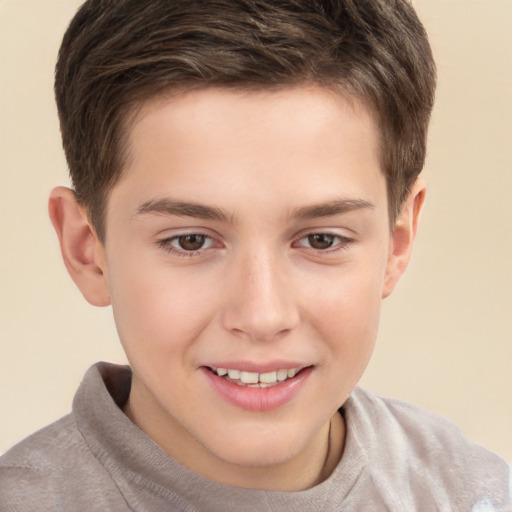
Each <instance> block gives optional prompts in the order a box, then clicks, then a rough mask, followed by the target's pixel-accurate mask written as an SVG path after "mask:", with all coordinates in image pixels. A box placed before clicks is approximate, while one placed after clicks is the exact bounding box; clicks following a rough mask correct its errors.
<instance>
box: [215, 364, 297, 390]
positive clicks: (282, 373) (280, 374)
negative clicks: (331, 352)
mask: <svg viewBox="0 0 512 512" xmlns="http://www.w3.org/2000/svg"><path fill="white" fill-rule="evenodd" d="M301 370H303V368H289V369H285V368H283V369H280V370H274V371H270V372H265V373H257V372H247V371H241V370H235V369H230V368H211V371H212V372H214V373H215V374H217V375H218V376H219V377H223V378H224V379H225V380H228V381H230V382H233V383H234V384H238V385H239V386H248V387H257V388H268V387H272V386H277V385H278V384H280V383H281V382H285V381H287V380H288V379H292V378H293V377H295V376H296V375H297V374H298V373H299V372H300V371H301Z"/></svg>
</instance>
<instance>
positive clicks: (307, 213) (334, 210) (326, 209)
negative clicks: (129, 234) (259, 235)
mask: <svg viewBox="0 0 512 512" xmlns="http://www.w3.org/2000/svg"><path fill="white" fill-rule="evenodd" d="M365 208H369V209H373V208H374V206H373V205H372V204H371V203H369V202H368V201H364V200H362V199H335V200H333V201H328V202H326V203H320V204H314V205H311V206H304V207H302V208H297V209H295V210H293V211H292V213H291V215H290V216H289V217H290V218H291V219H310V220H311V219H316V218H321V217H332V216H334V215H342V214H344V213H348V212H351V211H354V210H361V209H365ZM147 214H156V215H175V216H177V217H193V218H197V219H207V220H217V221H220V222H226V223H229V224H234V223H235V222H236V218H235V216H234V215H232V214H231V213H229V212H227V211H226V210H223V209H222V208H217V207H213V206H206V205H203V204H199V203H190V202H187V201H176V200H173V199H171V198H162V199H150V200H149V201H146V202H144V203H142V204H141V205H140V206H139V207H138V208H137V210H136V212H135V215H147Z"/></svg>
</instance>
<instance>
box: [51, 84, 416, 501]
mask: <svg viewBox="0 0 512 512" xmlns="http://www.w3.org/2000/svg"><path fill="white" fill-rule="evenodd" d="M378 142H379V137H378V132H377V128H376V123H375V122H374V119H373V118H372V116H371V115H370V114H369V112H368V110H367V109H366V108H365V107H364V106H363V105H362V104H361V103H359V102H358V101H356V100H354V99H351V100H350V101H348V100H347V99H345V98H343V97H342V96H340V95H335V94H334V93H331V92H329V91H326V90H324V89H321V88H317V87H306V86H303V87H297V88H290V89H284V90H280V91H260V92H246V93H242V92H233V91H228V90H222V89H205V90H200V91H194V92H189V93H184V94H180V95H177V96H175V97H172V98H168V97H167V98H156V99H152V100H149V101H148V102H146V104H145V105H144V106H143V108H142V109H141V111H140V112H139V114H138V116H137V118H136V120H135V122H134V123H133V125H132V127H131V130H130V134H129V147H130V160H129V162H128V164H127V167H126V169H125V173H124V177H123V179H122V180H121V181H120V182H119V183H118V184H117V185H116V186H115V187H114V188H113V189H112V191H111V192H110V196H109V200H108V205H107V216H106V233H107V235H106V240H105V243H104V244H102V243H101V242H100V241H99V240H98V238H97V236H96V233H95V231H94V228H93V226H92V225H91V223H90V222H89V220H88V218H87V216H86V215H85V213H84V211H83V210H82V208H81V207H80V206H79V205H77V204H76V202H75V200H74V195H73V193H72V192H71V191H69V190H68V189H65V188H62V187H59V188H57V189H55V190H54V191H53V192H52V195H51V198H50V216H51V219H52V222H53V224H54V226H55V229H56V231H57V234H58V236H59V240H60V244H61V249H62V254H63V257H64V262H65V264H66V266H67V268H68V270H69V272H70V275H71V276H72V278H73V279H74V281H75V282H76V283H77V285H78V286H79V288H80V289H81V291H82V293H83V294H84V296H85V298H86V299H87V300H88V301H89V302H91V303H92V304H94V305H98V306H104V305H108V304H112V308H113V312H114V317H115V321H116V325H117V329H118V332H119V337H120V340H121V343H122V344H123V347H124V349H125V351H126V354H127V357H128V360H129V362H130V364H131V366H132V369H133V372H134V377H133V385H132V390H131V394H130V398H129V401H128V404H127V406H126V409H125V412H126V414H127V415H128V416H129V417H130V418H131V419H132V420H133V421H134V422H135V423H136V424H137V425H138V426H139V427H140V428H141V429H142V430H143V431H144V432H145V433H146V434H147V435H148V436H149V437H151V438H152V439H153V440H154V441H155V442H156V443H157V444H159V445H160V446H161V447H162V448H163V449H164V450H165V451H166V452H168V453H169V454H170V455H172V456H173V457H174V458H175V459H176V460H177V461H178V462H180V463H181V464H183V465H185V466H187V467H189V468H190V469H192V470H194V471H196V472H198V473H200V474H203V475H204V476H206V477H209V478H211V479H213V480H217V481H220V482H223V483H227V484H232V485H238V486H243V487H250V488H264V489H278V490H287V491H292V490H299V489H306V488H309V487H311V486H313V485H315V484H317V483H319V482H321V481H322V480H325V478H327V477H328V475H329V474H330V473H331V472H332V470H333V469H334V467H335V466H336V464H337V463H338V461H339V460H340V458H341V456H342V453H343V445H344V437H345V425H344V422H343V420H342V417H341V415H339V414H338V413H337V410H338V408H339V407H340V406H341V405H342V404H343V403H344V401H345V400H346V399H347V398H348V396H349V394H350V393H351V391H352V390H353V388H354V387H355V386H356V384H357V382H358V380H359V379H360V377H361V375H362V373H363V371H364V369H365V367H366V365H367V363H368V360H369V358H370V356H371V353H372V350H373V347H374V343H375V339H376V335H377V328H378V322H379V313H380V304H381V300H382V298H384V297H386V296H387V295H389V294H390V293H391V291H392V290H393V288H394V286H395V284H396V282H397V281H398V279H399V277H400V275H401V274H402V272H403V271H404V269H405V268H406V266H407V262H408V260H409V256H410V251H411V247H412V242H413V239H414V234H415V231H416V226H417V219H418V216H419V212H420V210H421V206H422V203H423V198H424V193H425V188H424V185H423V183H422V182H418V183H416V185H415V186H414V188H413V189H412V192H411V195H410V197H409V198H408V200H407V201H406V203H405V204H404V205H403V208H402V214H401V216H400V218H399V219H398V220H397V222H396V225H394V226H392V227H391V228H390V226H389V217H388V204H387V194H386V181H385V178H384V175H383V173H382V171H381V168H380V155H379V150H378V147H379V144H378ZM183 203H187V208H186V209H184V208H183ZM194 234H195V235H197V236H196V238H192V239H190V238H189V239H186V238H183V237H184V236H185V235H194ZM315 234H316V235H319V236H317V237H316V238H315V237H314V236H310V235H315ZM180 236H181V237H182V238H179V237H180ZM198 236H201V237H204V238H198ZM191 240H192V242H194V244H195V247H196V248H197V247H199V248H198V249H197V250H195V251H190V250H187V249H189V248H190V247H191V245H190V241H191ZM184 241H185V242H186V243H185V245H184V244H183V242H184ZM187 243H188V244H189V245H187ZM194 244H192V245H194ZM201 244H203V245H201ZM329 244H331V246H330V247H328V246H329ZM225 362H242V363H244V364H246V363H250V364H255V365H260V366H261V365H270V366H272V365H277V368H276V369H278V368H280V367H283V365H284V364H285V363H287V362H293V364H295V365H300V366H310V367H311V368H312V370H311V371H310V373H309V375H308V376H307V378H306V379H305V380H304V382H303V384H302V386H301V387H300V389H299V391H298V392H297V393H295V394H294V395H293V397H292V398H291V399H290V400H288V401H287V402H286V403H285V404H284V405H282V406H280V407H277V408H275V409H273V410H269V411H247V410H244V409H243V408H240V407H237V406H236V405H233V404H232V403H230V402H229V401H227V400H226V399H225V398H224V397H222V396H221V395H220V394H219V393H218V392H217V391H216V390H215V388H214V387H213V386H212V385H211V382H210V380H209V378H208V377H207V376H205V375H207V374H205V371H207V370H205V366H209V365H219V366H220V363H225ZM233 364H235V363H233ZM329 432H330V434H329ZM329 439H330V441H329Z"/></svg>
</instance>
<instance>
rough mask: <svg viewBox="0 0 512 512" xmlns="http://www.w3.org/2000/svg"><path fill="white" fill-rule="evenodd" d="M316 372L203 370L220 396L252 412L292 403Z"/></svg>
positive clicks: (302, 369)
mask: <svg viewBox="0 0 512 512" xmlns="http://www.w3.org/2000/svg"><path fill="white" fill-rule="evenodd" d="M265 370H267V369H266V368H265ZM313 370H314V366H297V367H294V368H280V369H276V370H267V371H264V372H254V371H248V369H244V370H241V369H239V368H224V367H221V366H203V367H202V372H203V375H204V376H205V377H206V378H207V380H208V381H209V382H210V384H211V385H212V387H213V389H214V390H215V391H216V393H217V394H218V396H220V397H221V398H222V399H223V400H226V401H227V402H229V403H230V404H231V405H234V406H235V407H237V408H240V409H244V410H246V411H252V412H265V411H272V410H275V409H278V408H279V407H282V406H284V405H285V404H287V403H289V402H291V401H292V400H293V399H294V397H295V396H296V395H297V394H298V393H299V392H300V390H301V389H302V388H303V387H304V386H305V384H306V382H307V381H308V380H309V377H310V376H311V374H312V372H313Z"/></svg>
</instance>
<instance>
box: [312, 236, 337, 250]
mask: <svg viewBox="0 0 512 512" xmlns="http://www.w3.org/2000/svg"><path fill="white" fill-rule="evenodd" d="M334 239H335V236H334V235H328V234H325V233H315V234H312V235H308V242H309V246H310V247H312V248H313V249H319V250H322V249H329V248H330V247H332V246H333V244H334Z"/></svg>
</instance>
